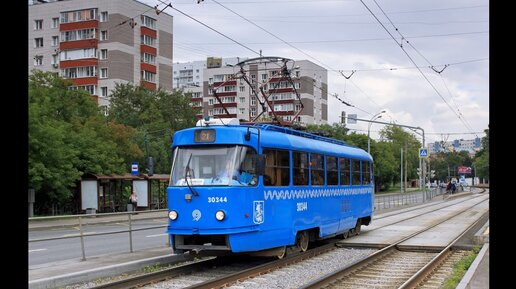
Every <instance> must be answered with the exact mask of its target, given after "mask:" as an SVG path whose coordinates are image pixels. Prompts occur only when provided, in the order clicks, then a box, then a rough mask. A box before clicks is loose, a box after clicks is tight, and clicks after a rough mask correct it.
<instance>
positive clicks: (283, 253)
mask: <svg viewBox="0 0 516 289" xmlns="http://www.w3.org/2000/svg"><path fill="white" fill-rule="evenodd" d="M285 256H287V246H283V247H281V253H280V254H278V255H277V256H276V257H278V259H283V258H285Z"/></svg>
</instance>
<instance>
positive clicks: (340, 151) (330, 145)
mask: <svg viewBox="0 0 516 289" xmlns="http://www.w3.org/2000/svg"><path fill="white" fill-rule="evenodd" d="M248 128H252V129H251V130H250V131H251V132H254V133H255V132H256V131H255V129H259V130H260V145H261V147H262V148H263V147H267V148H278V149H288V150H296V151H304V152H310V153H320V154H326V155H338V156H347V157H353V158H356V159H365V160H372V157H371V155H369V154H368V153H367V152H366V151H364V150H363V149H360V148H358V147H355V146H351V145H349V144H347V143H346V142H344V141H340V140H336V139H332V138H328V137H323V136H319V135H315V134H311V133H307V132H303V131H298V130H294V129H290V128H285V127H280V126H275V125H270V124H255V125H227V126H209V127H206V126H204V127H195V128H189V129H184V130H181V131H178V132H176V135H175V136H174V145H194V143H193V131H195V130H199V129H215V130H217V131H220V133H221V134H220V135H221V137H217V142H216V143H212V144H224V143H226V144H230V143H234V144H244V145H245V144H247V141H244V135H245V133H246V132H247V130H248ZM235 131H239V132H240V133H238V134H235ZM184 134H186V135H191V137H187V136H186V135H184ZM185 137H186V138H185ZM188 140H189V141H188ZM197 145H198V144H197Z"/></svg>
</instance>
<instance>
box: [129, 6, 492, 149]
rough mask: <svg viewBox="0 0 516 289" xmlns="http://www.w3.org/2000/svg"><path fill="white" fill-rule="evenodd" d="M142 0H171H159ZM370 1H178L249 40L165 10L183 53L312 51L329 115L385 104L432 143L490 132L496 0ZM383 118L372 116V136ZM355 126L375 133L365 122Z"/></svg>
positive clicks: (305, 55) (367, 112) (304, 54)
mask: <svg viewBox="0 0 516 289" xmlns="http://www.w3.org/2000/svg"><path fill="white" fill-rule="evenodd" d="M139 1H141V2H144V3H146V4H148V5H151V6H155V5H157V4H159V6H158V8H160V9H161V8H164V7H165V4H162V2H160V1H159V0H139ZM163 1H164V2H165V3H170V0H163ZM362 1H363V3H365V5H367V7H368V8H366V6H365V5H364V4H363V3H362ZM362 1H361V0H312V1H309V0H217V1H213V0H205V1H203V2H201V3H200V4H197V0H177V1H172V5H173V7H174V8H176V9H178V10H180V11H181V12H183V13H185V14H187V15H189V16H191V17H193V18H195V19H197V20H199V21H201V22H203V23H205V24H206V25H208V26H210V27H212V28H214V29H216V30H218V31H219V32H221V33H223V34H225V35H227V36H228V37H230V38H232V39H234V40H236V41H238V42H240V43H241V44H243V45H244V46H246V47H247V48H246V47H243V46H241V45H238V44H237V43H235V42H232V41H230V40H228V39H227V38H224V37H223V36H221V35H219V34H217V33H216V32H214V31H212V30H209V29H208V28H206V27H204V26H202V25H201V24H199V23H197V22H195V21H193V20H192V19H189V18H188V17H186V16H184V15H183V14H181V13H180V12H178V11H176V10H174V9H172V8H170V7H168V8H166V9H165V10H164V12H165V13H168V14H170V15H172V16H174V20H173V23H174V27H173V34H174V40H173V45H174V47H173V51H174V55H173V58H174V62H187V61H195V60H204V59H206V57H208V56H215V57H237V56H238V57H249V58H253V57H257V56H258V55H257V54H255V53H254V52H253V51H260V50H261V51H262V53H263V55H264V56H279V57H286V58H291V59H294V60H303V59H306V60H310V61H312V62H315V63H317V64H319V65H321V66H323V67H324V68H326V69H327V70H328V91H329V96H328V121H329V123H334V122H338V121H339V117H340V113H341V111H342V110H345V111H346V113H347V114H357V115H358V117H359V118H363V119H371V117H372V116H373V115H375V114H376V113H378V112H380V111H382V110H386V111H387V113H385V114H384V115H383V116H382V118H381V119H379V120H380V121H382V120H383V121H396V122H397V123H399V124H405V125H410V126H420V127H422V128H423V129H424V130H425V133H426V135H425V137H426V142H427V143H429V142H433V141H441V140H443V136H442V135H441V134H445V135H444V140H446V138H447V140H448V141H450V140H453V139H459V138H463V139H472V138H474V137H475V135H474V134H471V133H477V135H478V136H479V137H483V136H484V133H483V131H484V129H486V128H488V124H489V43H488V42H489V1H487V0H451V1H450V0H446V1H445V0H416V1H414V0H390V1H386V0H362ZM378 5H379V6H378ZM224 6H225V7H226V8H228V9H230V10H233V11H234V12H236V13H238V14H240V15H241V16H243V17H245V18H246V19H247V20H249V21H250V22H252V23H254V24H256V25H258V26H260V27H261V28H263V29H264V30H266V31H268V32H270V33H271V34H273V35H274V36H272V35H270V34H269V33H267V32H265V31H264V30H262V29H260V28H258V27H256V26H255V25H253V24H252V23H250V22H248V21H246V20H244V19H243V18H241V17H239V16H238V15H236V14H235V13H233V12H231V11H230V10H228V9H226V8H224ZM380 8H381V9H380ZM368 9H370V10H371V11H372V13H373V14H374V15H375V16H376V18H378V20H379V21H380V22H381V23H382V24H383V26H384V27H385V28H384V27H382V25H381V24H380V23H379V22H378V21H377V20H376V19H375V16H373V14H371V12H369V10H368ZM382 10H383V12H385V14H386V15H387V17H388V18H387V17H386V16H385V14H384V13H383V12H382ZM391 21H392V23H391ZM395 27H396V28H397V29H398V31H396V28H395ZM386 29H387V30H388V32H387V31H386ZM400 34H401V35H402V36H403V37H404V38H405V41H401V39H402V36H401V35H400ZM391 35H392V37H394V38H395V39H396V41H395V40H394V39H393V38H392V37H391ZM407 40H408V41H409V43H407V42H406V41H407ZM283 41H284V42H283ZM285 42H287V43H289V44H290V45H288V44H286V43H285ZM401 42H402V43H403V49H402V48H401V47H400V45H399V43H401ZM412 46H413V47H412ZM414 48H415V49H414ZM403 50H405V51H406V53H407V54H408V56H407V54H406V53H405V52H404V51H403ZM409 56H410V58H412V60H413V61H414V62H415V63H416V64H417V66H418V67H420V70H421V72H422V73H423V74H424V76H423V74H421V72H420V71H419V70H418V69H417V68H416V66H415V65H414V63H413V62H412V61H411V60H410V58H409ZM431 65H433V66H434V68H435V70H437V71H440V70H442V69H443V68H445V65H448V66H447V67H446V68H445V69H444V70H443V71H442V72H441V73H440V74H439V73H437V72H434V71H433V70H432V69H431V68H429V67H430V66H431ZM353 70H355V73H354V74H353V75H352V76H351V78H350V79H349V80H346V78H345V77H344V76H342V74H341V73H340V72H339V71H342V73H343V74H344V75H346V76H349V75H350V74H351V72H352V71H353ZM425 77H426V79H425ZM334 94H337V95H338V97H339V98H341V99H343V100H344V101H345V102H347V103H349V104H352V105H353V106H355V107H349V106H346V105H345V104H342V103H341V102H340V101H339V100H337V99H336V98H335V97H333V96H332V95H334ZM382 126H383V125H381V124H373V125H372V127H371V136H372V137H373V138H375V139H377V138H378V133H377V132H378V130H380V129H381V128H382ZM347 127H348V128H351V129H357V130H358V131H359V132H360V133H367V123H364V122H358V123H357V124H348V125H347ZM447 133H467V134H463V135H455V134H452V135H449V136H448V135H446V134H447Z"/></svg>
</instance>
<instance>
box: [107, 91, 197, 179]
mask: <svg viewBox="0 0 516 289" xmlns="http://www.w3.org/2000/svg"><path fill="white" fill-rule="evenodd" d="M197 112H198V110H197V109H195V108H193V107H192V106H191V94H189V93H187V94H184V93H183V92H182V91H176V92H174V93H168V92H166V91H164V90H161V89H158V90H157V91H152V90H148V89H145V88H144V87H142V86H135V85H133V84H130V83H127V84H117V85H116V86H115V89H114V90H113V91H112V94H111V106H110V109H109V117H108V119H109V120H111V121H114V122H116V123H120V124H124V125H126V126H130V127H133V128H135V129H136V133H135V135H134V138H133V140H134V142H135V143H137V144H138V146H139V147H140V148H142V150H143V151H144V155H142V156H139V157H136V158H135V159H133V160H130V161H138V162H139V163H142V164H144V163H146V162H147V160H146V159H145V156H152V157H153V158H154V172H155V173H169V172H170V167H171V165H172V164H171V162H170V160H171V149H170V146H171V142H172V135H173V134H174V132H175V131H177V130H180V129H184V128H188V127H192V126H194V125H195V122H196V120H197V118H196V114H197ZM130 161H129V162H128V163H130Z"/></svg>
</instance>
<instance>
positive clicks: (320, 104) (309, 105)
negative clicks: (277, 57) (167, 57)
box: [174, 57, 328, 124]
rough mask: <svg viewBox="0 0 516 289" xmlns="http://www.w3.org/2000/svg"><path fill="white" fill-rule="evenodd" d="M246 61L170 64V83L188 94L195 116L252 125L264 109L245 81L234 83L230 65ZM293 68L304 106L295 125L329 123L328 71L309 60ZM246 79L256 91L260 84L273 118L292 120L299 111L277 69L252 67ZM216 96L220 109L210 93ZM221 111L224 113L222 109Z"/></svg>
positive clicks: (274, 67) (232, 66) (290, 88)
mask: <svg viewBox="0 0 516 289" xmlns="http://www.w3.org/2000/svg"><path fill="white" fill-rule="evenodd" d="M245 59H246V58H227V59H226V58H224V59H223V58H214V57H209V58H208V59H207V60H206V61H195V62H188V63H175V64H174V81H175V83H176V85H177V88H178V89H182V90H183V91H185V92H191V93H192V105H193V106H194V107H199V108H201V109H202V110H201V113H199V115H198V117H199V118H201V117H207V116H214V117H228V116H227V114H226V112H225V109H227V110H228V112H229V114H230V117H235V118H238V119H242V120H253V119H254V118H255V117H256V116H258V115H259V114H260V113H261V112H262V110H263V108H262V106H261V105H260V103H259V102H260V100H263V99H262V97H261V94H259V97H258V98H257V97H256V96H255V95H254V93H253V90H252V89H251V87H250V86H249V85H248V84H247V83H246V82H245V81H244V80H243V79H232V76H233V74H234V73H235V72H236V71H237V69H238V68H236V67H234V65H235V64H236V63H238V62H240V61H242V60H245ZM295 66H296V69H293V70H292V72H291V75H292V79H293V82H294V85H295V88H296V90H297V92H298V93H299V94H300V99H301V102H302V104H303V106H304V108H303V110H302V111H301V113H300V115H299V116H298V117H297V119H295V121H297V122H299V123H302V124H324V123H327V121H328V72H327V70H326V69H324V68H323V67H321V66H319V65H317V64H315V63H313V62H311V61H308V60H296V61H295ZM245 69H246V70H247V71H248V72H247V77H248V78H249V81H250V82H251V85H252V86H253V88H254V91H257V92H259V87H260V86H262V85H263V84H266V85H265V86H264V91H265V93H266V94H267V95H268V97H269V101H270V103H271V105H272V106H273V107H274V111H275V112H276V115H278V116H279V117H281V118H282V119H283V120H284V121H291V120H293V118H294V117H295V115H296V113H297V112H298V111H299V110H301V102H300V101H299V100H298V99H297V97H296V94H295V91H294V88H293V87H292V85H291V84H290V83H288V82H287V81H285V80H281V81H280V67H279V66H271V65H270V64H269V65H266V64H252V65H248V66H247V67H246V68H245ZM215 88H216V89H217V95H218V96H219V97H220V99H221V101H222V103H223V104H220V103H219V102H218V101H217V99H216V98H215V96H214V94H213V90H214V89H215ZM224 108H225V109H224ZM262 115H265V116H267V117H269V118H271V117H272V112H271V111H270V109H269V108H268V107H266V111H265V112H264V114H262Z"/></svg>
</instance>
